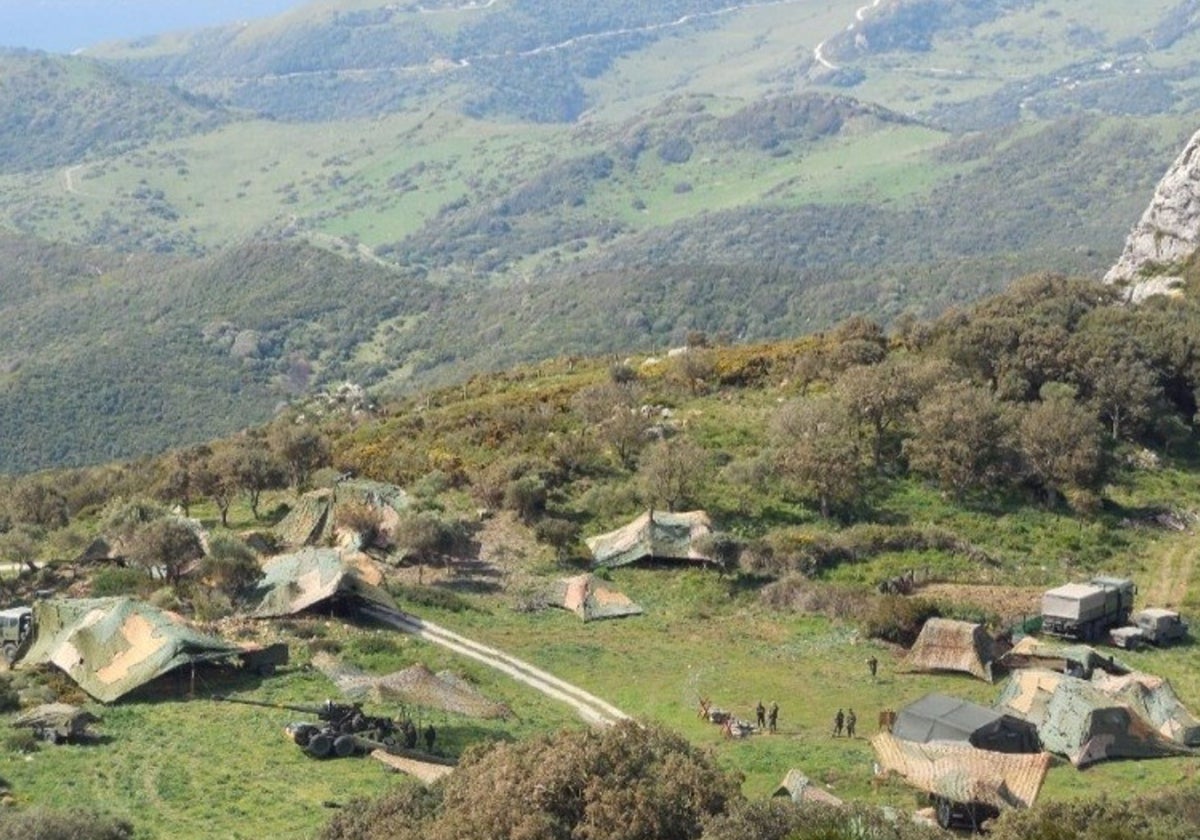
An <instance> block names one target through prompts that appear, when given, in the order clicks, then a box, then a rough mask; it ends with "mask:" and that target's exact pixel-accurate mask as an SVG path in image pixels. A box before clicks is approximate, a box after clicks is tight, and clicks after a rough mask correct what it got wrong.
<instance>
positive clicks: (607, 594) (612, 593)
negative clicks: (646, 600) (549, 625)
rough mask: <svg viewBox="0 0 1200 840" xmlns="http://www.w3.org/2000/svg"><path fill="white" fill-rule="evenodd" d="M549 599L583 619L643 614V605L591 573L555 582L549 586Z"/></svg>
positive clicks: (591, 619)
mask: <svg viewBox="0 0 1200 840" xmlns="http://www.w3.org/2000/svg"><path fill="white" fill-rule="evenodd" d="M548 599H549V601H550V603H552V604H553V605H555V606H558V607H562V608H563V609H566V610H571V611H572V612H574V613H575V614H576V615H578V616H579V617H580V618H582V619H583V620H584V621H594V620H595V619H599V618H620V617H621V616H626V615H641V614H642V608H641V607H640V606H638V605H637V604H635V603H634V602H633V601H632V600H630V598H629V596H628V595H626V594H624V593H623V592H619V591H617V590H616V589H614V588H613V587H611V586H609V585H607V584H606V583H605V582H604V581H602V580H600V579H599V578H597V577H595V576H593V575H576V576H575V577H571V578H564V579H563V580H559V581H556V582H555V583H554V584H553V585H552V586H551V588H550V592H549V593H548Z"/></svg>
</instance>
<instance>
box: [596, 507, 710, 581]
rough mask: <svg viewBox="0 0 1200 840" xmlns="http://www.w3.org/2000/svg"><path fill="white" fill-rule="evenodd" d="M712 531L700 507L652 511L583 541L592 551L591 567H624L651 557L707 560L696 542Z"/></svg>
mask: <svg viewBox="0 0 1200 840" xmlns="http://www.w3.org/2000/svg"><path fill="white" fill-rule="evenodd" d="M711 533H712V522H711V521H710V520H709V518H708V514H707V513H705V512H704V511H702V510H695V511H690V512H687V513H668V512H666V511H661V510H651V511H647V512H646V513H643V514H642V515H641V516H639V517H638V518H637V519H635V520H633V521H632V522H630V523H629V524H628V525H625V526H624V527H622V528H618V529H617V530H615V531H610V532H608V533H607V534H601V535H600V536H598V537H590V538H588V539H587V540H585V542H586V543H587V547H588V550H589V551H591V552H592V558H593V560H592V565H593V566H602V567H613V566H626V565H629V564H630V563H636V562H638V561H639V560H651V559H653V560H685V561H692V562H701V563H708V562H711V560H712V558H710V557H706V556H705V555H704V554H702V553H701V552H700V551H698V550H697V549H696V542H697V540H699V539H700V538H701V537H703V536H706V535H708V534H711Z"/></svg>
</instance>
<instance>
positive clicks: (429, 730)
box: [425, 723, 437, 752]
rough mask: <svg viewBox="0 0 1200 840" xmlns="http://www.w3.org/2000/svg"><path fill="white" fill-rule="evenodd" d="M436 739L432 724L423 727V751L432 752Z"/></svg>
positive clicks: (435, 731)
mask: <svg viewBox="0 0 1200 840" xmlns="http://www.w3.org/2000/svg"><path fill="white" fill-rule="evenodd" d="M436 739H437V730H436V729H434V728H433V724H432V723H431V724H429V726H426V727H425V749H426V751H427V752H433V742H434V741H435V740H436Z"/></svg>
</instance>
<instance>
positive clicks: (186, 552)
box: [129, 518, 204, 585]
mask: <svg viewBox="0 0 1200 840" xmlns="http://www.w3.org/2000/svg"><path fill="white" fill-rule="evenodd" d="M203 556H204V548H203V546H202V545H201V544H200V538H199V537H198V536H197V535H196V533H195V532H194V531H193V530H192V529H191V528H190V527H189V526H188V524H187V523H186V522H184V521H182V520H179V519H172V518H163V519H156V520H154V521H152V522H148V523H146V524H145V525H143V526H142V527H140V528H138V529H137V531H136V532H134V535H133V539H132V541H131V542H130V546H129V559H130V560H131V561H132V562H133V563H135V564H136V565H138V566H142V567H143V568H145V569H146V570H147V571H149V572H150V574H151V575H156V574H157V575H161V576H162V578H163V579H164V580H166V582H167V583H169V584H171V585H175V584H177V583H179V580H180V578H181V577H182V575H183V572H184V570H185V569H187V568H188V566H189V565H191V564H192V563H193V562H194V561H196V560H199V559H200V558H201V557H203Z"/></svg>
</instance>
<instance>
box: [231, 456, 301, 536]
mask: <svg viewBox="0 0 1200 840" xmlns="http://www.w3.org/2000/svg"><path fill="white" fill-rule="evenodd" d="M229 466H230V467H231V470H232V475H233V481H234V483H235V484H236V485H237V487H238V488H239V489H240V490H241V491H242V492H243V493H245V494H246V500H247V501H248V502H249V503H250V513H252V514H253V515H254V518H255V519H256V520H257V519H259V518H260V517H259V512H258V505H259V501H260V500H261V499H262V494H263V493H264V492H265V491H267V490H276V489H279V488H281V487H283V486H285V485H286V483H287V479H288V473H287V467H286V466H285V465H284V463H283V461H282V460H281V459H280V458H279V456H277V455H276V454H275V453H273V452H271V451H270V449H269V448H268V447H267V446H266V442H265V441H263V440H260V439H259V438H256V437H251V436H243V437H240V438H238V439H237V441H235V442H234V445H233V453H232V457H231V460H230V464H229Z"/></svg>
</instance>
